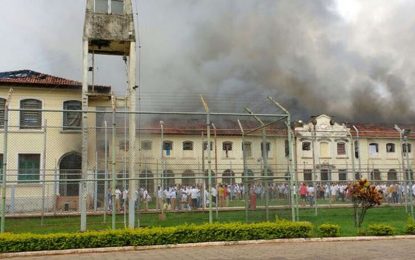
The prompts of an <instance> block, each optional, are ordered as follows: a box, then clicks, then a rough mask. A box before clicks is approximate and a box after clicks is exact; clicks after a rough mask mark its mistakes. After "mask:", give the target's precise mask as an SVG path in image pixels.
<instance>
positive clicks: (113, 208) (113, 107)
mask: <svg viewBox="0 0 415 260" xmlns="http://www.w3.org/2000/svg"><path fill="white" fill-rule="evenodd" d="M116 126H117V124H116V122H115V97H114V96H112V149H111V153H112V155H111V157H112V159H111V165H112V166H111V174H112V185H111V186H112V190H111V201H112V229H115V217H116V215H115V211H116V208H115V206H116V202H115V188H116V187H115V184H116V183H115V134H116Z"/></svg>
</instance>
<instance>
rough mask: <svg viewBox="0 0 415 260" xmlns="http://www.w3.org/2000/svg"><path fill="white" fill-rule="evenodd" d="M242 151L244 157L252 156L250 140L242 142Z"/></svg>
mask: <svg viewBox="0 0 415 260" xmlns="http://www.w3.org/2000/svg"><path fill="white" fill-rule="evenodd" d="M242 151H243V152H245V155H246V157H252V144H251V142H244V143H242Z"/></svg>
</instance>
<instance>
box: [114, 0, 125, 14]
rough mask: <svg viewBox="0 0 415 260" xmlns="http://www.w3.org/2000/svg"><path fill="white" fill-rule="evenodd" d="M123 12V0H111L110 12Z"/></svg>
mask: <svg viewBox="0 0 415 260" xmlns="http://www.w3.org/2000/svg"><path fill="white" fill-rule="evenodd" d="M123 12H124V0H112V1H111V13H112V14H123Z"/></svg>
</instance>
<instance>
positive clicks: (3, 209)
mask: <svg viewBox="0 0 415 260" xmlns="http://www.w3.org/2000/svg"><path fill="white" fill-rule="evenodd" d="M12 93H13V89H10V90H9V95H8V97H7V99H6V102H5V103H4V136H3V137H4V144H3V176H2V177H3V178H2V185H1V201H2V204H1V225H0V232H1V233H4V227H5V221H6V182H7V135H8V123H9V102H10V98H11V95H12Z"/></svg>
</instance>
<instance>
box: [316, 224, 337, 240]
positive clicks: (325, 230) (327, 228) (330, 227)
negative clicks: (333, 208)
mask: <svg viewBox="0 0 415 260" xmlns="http://www.w3.org/2000/svg"><path fill="white" fill-rule="evenodd" d="M318 231H319V233H320V235H321V236H322V237H338V236H340V226H339V225H334V224H322V225H320V226H319V227H318Z"/></svg>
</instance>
